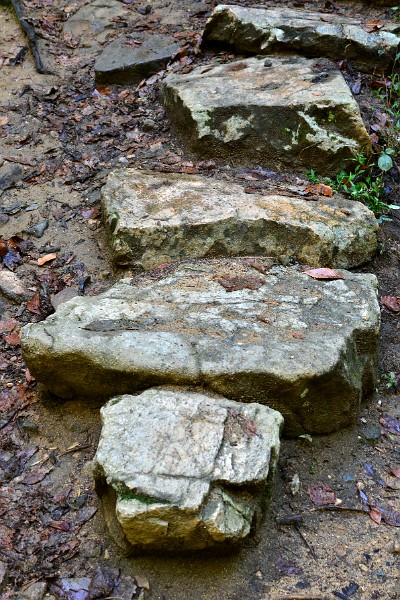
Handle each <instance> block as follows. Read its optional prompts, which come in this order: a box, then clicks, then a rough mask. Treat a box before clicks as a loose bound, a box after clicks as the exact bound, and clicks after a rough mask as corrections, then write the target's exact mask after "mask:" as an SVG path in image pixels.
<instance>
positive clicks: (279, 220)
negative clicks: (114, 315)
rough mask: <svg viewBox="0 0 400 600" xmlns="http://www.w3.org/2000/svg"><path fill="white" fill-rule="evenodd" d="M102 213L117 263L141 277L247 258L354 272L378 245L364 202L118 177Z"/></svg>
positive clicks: (137, 174)
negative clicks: (183, 263)
mask: <svg viewBox="0 0 400 600" xmlns="http://www.w3.org/2000/svg"><path fill="white" fill-rule="evenodd" d="M102 205H103V218H104V221H105V224H106V228H107V230H108V233H109V238H110V241H111V249H112V253H113V258H114V261H115V262H116V263H117V264H120V265H127V266H130V267H133V268H135V269H137V270H141V269H151V268H153V267H155V266H157V265H158V264H161V263H165V262H171V261H174V260H181V259H185V258H189V257H190V258H207V257H218V256H246V255H264V256H287V257H292V258H294V259H295V260H297V261H299V262H302V263H304V264H309V265H311V266H334V267H343V268H349V267H355V266H357V265H359V264H361V263H364V262H366V261H368V260H370V259H371V258H372V256H373V255H374V254H375V251H376V245H377V239H376V231H377V223H376V219H375V217H374V215H373V214H372V212H371V211H369V210H368V209H367V208H366V207H365V206H364V205H363V204H361V203H359V202H354V201H353V200H346V199H344V198H343V197H340V196H335V197H333V198H326V199H322V200H319V201H318V202H309V201H307V200H303V199H302V198H300V197H299V196H297V197H289V196H283V195H278V194H276V195H268V196H267V195H261V194H246V193H245V192H244V190H243V188H242V187H241V186H239V185H237V184H233V183H228V182H226V181H216V180H210V178H207V177H201V176H199V175H198V176H191V175H181V174H168V175H166V174H164V173H161V174H158V173H154V172H149V173H146V172H144V171H139V170H136V169H119V170H117V171H114V172H113V173H111V174H110V175H109V177H108V180H107V183H106V185H105V186H104V187H103V189H102Z"/></svg>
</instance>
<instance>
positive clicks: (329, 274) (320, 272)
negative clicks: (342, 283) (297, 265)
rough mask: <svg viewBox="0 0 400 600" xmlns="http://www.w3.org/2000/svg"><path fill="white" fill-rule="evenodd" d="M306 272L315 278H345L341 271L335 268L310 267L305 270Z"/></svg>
mask: <svg viewBox="0 0 400 600" xmlns="http://www.w3.org/2000/svg"><path fill="white" fill-rule="evenodd" d="M304 273H305V274H306V275H309V276H310V277H312V278H313V279H344V277H343V275H342V274H341V273H338V272H337V271H334V270H333V269H325V268H321V269H308V270H307V271H304Z"/></svg>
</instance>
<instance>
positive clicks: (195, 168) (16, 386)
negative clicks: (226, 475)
mask: <svg viewBox="0 0 400 600" xmlns="http://www.w3.org/2000/svg"><path fill="white" fill-rule="evenodd" d="M84 4H87V2H86V0H77V1H76V2H74V3H71V2H68V1H65V0H64V1H63V0H46V1H42V0H40V1H39V0H29V1H28V0H27V1H26V2H25V7H24V10H25V11H26V14H27V15H29V17H30V18H31V22H32V23H33V24H34V25H35V27H36V29H37V31H38V33H40V34H41V35H42V36H44V38H43V37H42V38H41V39H40V40H39V42H40V44H39V47H40V50H41V53H42V56H43V59H44V61H45V63H46V65H47V66H48V68H49V69H50V70H51V71H52V72H53V74H39V73H37V72H36V70H35V66H34V63H33V60H32V57H31V54H30V53H29V52H28V53H27V55H26V57H25V59H24V60H23V61H22V63H21V64H16V65H13V64H10V62H9V59H10V58H11V59H12V58H13V57H15V56H16V55H17V54H18V50H19V49H20V47H22V46H25V45H26V40H25V39H24V36H23V34H22V33H21V30H20V28H19V25H18V23H17V21H16V20H15V18H14V17H13V15H12V14H11V13H10V11H9V10H8V9H7V8H6V7H4V6H0V64H1V67H0V75H1V89H0V169H3V168H10V167H11V166H13V165H20V167H21V169H22V170H23V172H22V178H21V179H20V180H19V181H17V182H16V183H15V184H14V185H13V186H12V187H10V188H8V189H6V190H5V191H4V192H3V194H2V195H1V201H0V206H1V208H2V210H1V211H0V238H1V240H3V241H4V242H5V243H6V244H8V245H7V249H8V251H10V250H12V252H11V254H10V255H9V259H10V261H11V262H9V263H8V265H9V267H11V268H12V269H13V270H14V273H15V274H16V275H17V276H18V277H19V278H20V279H21V280H22V281H23V282H24V284H25V285H26V286H27V287H28V288H29V290H30V292H31V294H32V295H33V300H31V301H30V302H28V303H27V302H22V303H15V302H11V301H10V300H8V299H7V298H2V299H1V300H0V327H1V331H0V334H1V340H2V341H1V342H0V344H1V351H2V352H1V357H0V380H1V391H0V407H1V414H0V432H1V436H0V447H1V453H0V477H1V481H2V487H1V488H0V561H2V562H3V563H4V564H7V572H8V583H7V582H5V584H4V585H3V587H2V584H1V582H0V593H1V592H2V594H1V596H0V599H1V600H8V599H11V598H18V597H19V594H20V593H22V591H23V590H26V589H27V588H28V586H29V585H30V584H31V583H33V582H40V581H44V582H46V583H47V584H48V586H50V585H51V584H52V583H54V582H55V581H57V580H59V578H79V577H83V576H87V577H91V576H92V574H93V572H94V571H95V569H96V568H97V567H100V569H105V568H106V567H107V566H109V567H115V568H118V569H120V574H121V575H123V576H128V575H130V576H132V577H136V578H137V582H138V584H139V586H140V587H141V589H142V592H141V593H142V597H143V595H144V597H145V598H148V599H149V600H156V599H157V600H222V599H224V600H226V599H230V600H247V599H249V600H250V599H255V600H256V599H259V600H261V599H269V598H271V599H272V600H273V599H276V600H277V599H280V598H282V599H283V598H292V599H293V600H294V599H300V598H304V599H309V600H311V599H314V600H316V599H317V598H335V597H338V598H350V597H351V598H354V600H358V599H378V598H381V599H385V600H386V599H395V598H400V581H399V544H400V536H399V529H398V527H399V525H400V523H399V512H398V511H399V510H400V504H399V487H400V485H399V481H400V480H399V476H398V470H397V471H393V472H392V469H395V468H396V467H397V469H399V465H400V452H399V447H398V441H399V435H400V416H399V396H398V392H399V389H398V385H397V384H398V380H396V376H397V375H398V373H399V370H400V369H399V358H400V345H399V323H400V321H399V318H400V317H399V314H397V313H395V312H393V311H390V310H389V309H387V308H385V307H384V306H383V307H382V334H381V354H380V365H379V380H378V383H377V391H376V394H375V395H374V397H372V398H369V399H367V400H365V402H364V404H363V405H362V408H361V410H360V414H359V418H358V421H357V425H356V426H355V427H353V428H349V429H346V430H343V431H341V432H338V433H336V434H333V435H329V436H321V437H316V438H314V439H312V440H311V439H307V438H303V439H298V440H284V441H283V443H282V450H281V457H280V461H279V470H278V473H277V476H276V483H275V488H274V494H273V498H272V502H271V508H270V511H269V513H268V515H267V517H266V519H265V521H264V523H263V524H262V525H261V526H260V527H259V529H258V530H257V532H256V533H255V535H253V536H252V537H251V539H250V540H249V541H248V542H247V543H246V544H245V546H244V547H243V548H242V549H241V550H239V551H238V552H237V553H234V554H231V555H225V556H222V555H218V556H215V555H212V556H198V555H193V556H187V555H186V556H179V557H165V556H163V557H154V556H147V557H132V556H129V555H128V553H127V549H126V548H125V547H124V546H123V545H122V546H121V545H118V544H117V543H116V539H117V538H116V536H113V535H111V534H110V531H109V529H108V527H107V525H106V522H105V519H104V516H103V512H102V510H101V506H100V503H99V500H98V498H97V496H96V494H95V491H94V487H93V481H92V477H91V469H90V460H91V458H92V457H93V454H94V452H95V449H96V443H97V440H98V437H99V432H100V421H99V408H100V406H99V405H96V404H95V403H88V402H85V401H83V400H81V399H76V400H73V401H68V402H61V401H59V400H57V399H55V398H51V397H48V396H47V395H46V393H45V392H44V391H43V390H40V389H38V387H37V385H36V382H35V381H34V380H33V379H32V377H31V376H30V374H29V372H27V370H26V367H25V365H24V364H23V361H22V358H21V352H20V347H19V336H18V331H19V328H20V327H21V326H22V325H23V324H24V323H27V322H29V321H35V320H36V321H37V320H41V319H43V318H45V317H46V316H47V315H48V314H50V313H51V312H52V311H53V306H52V294H53V295H54V294H56V293H58V292H60V291H61V290H63V289H66V288H71V289H74V290H76V291H77V292H79V293H81V294H96V293H98V292H100V291H102V290H104V289H107V288H108V287H110V286H111V285H112V283H113V282H114V281H115V280H116V279H118V278H119V277H120V276H121V275H122V274H123V273H121V272H117V271H115V269H113V267H112V264H111V262H110V258H109V255H108V250H107V240H106V239H105V235H104V231H103V229H102V224H101V214H100V207H99V189H100V187H101V185H102V183H103V182H104V179H105V177H106V176H107V173H108V172H109V171H110V170H111V169H113V168H116V167H121V166H122V167H123V166H128V165H130V166H139V165H140V166H146V167H147V168H152V169H155V170H159V171H163V172H171V171H174V172H185V173H191V172H199V173H203V174H206V175H208V176H209V177H217V178H222V179H234V180H237V181H238V182H241V183H243V185H244V186H246V185H249V181H250V182H251V183H250V185H255V184H254V182H256V185H257V187H258V188H259V189H264V188H265V189H275V190H276V189H279V190H281V191H285V189H287V188H288V187H289V188H290V189H291V190H292V191H293V190H294V189H296V186H297V187H298V188H300V189H301V188H302V186H303V187H304V185H305V181H304V180H302V179H301V178H298V177H296V176H295V175H292V174H290V173H271V172H266V171H263V170H260V169H258V168H257V166H256V165H255V167H254V169H231V168H230V167H229V165H217V164H214V163H212V162H207V161H194V160H193V159H192V158H191V157H189V156H186V155H185V152H184V149H183V148H182V147H181V146H180V145H179V143H178V142H177V141H176V140H175V139H174V137H173V134H172V132H171V130H170V127H169V124H168V122H167V121H166V119H165V118H164V117H165V115H164V110H163V108H162V106H161V104H160V102H159V99H158V85H159V81H160V80H161V78H162V76H163V73H161V74H160V75H159V76H157V77H152V78H150V79H149V80H147V81H144V82H142V84H141V85H140V86H138V87H136V88H135V87H132V88H130V87H123V86H112V87H104V86H96V84H95V81H94V73H93V62H94V59H95V57H96V56H97V55H98V53H99V52H100V50H101V47H102V45H104V43H105V42H106V41H107V40H110V39H112V38H113V37H115V36H116V35H118V34H120V33H121V31H123V32H133V33H134V32H135V31H139V30H140V31H154V32H155V31H158V32H166V31H168V32H170V33H175V34H176V37H177V39H179V40H181V42H182V46H184V45H185V46H187V50H186V51H185V52H182V55H181V56H179V57H177V60H176V61H175V62H174V63H173V66H172V68H173V69H174V70H176V71H184V72H185V70H186V71H187V70H190V69H191V68H192V67H193V65H195V64H197V63H199V62H207V61H209V60H219V61H228V60H232V59H233V58H234V57H233V55H232V54H230V53H228V52H225V53H220V54H212V53H210V52H208V53H206V54H204V53H201V52H200V50H199V45H198V44H199V35H200V33H201V31H202V28H203V26H204V22H205V19H206V18H207V16H208V15H209V13H210V10H211V9H212V8H213V6H214V5H215V2H211V1H207V0H199V1H196V0H188V1H187V2H179V1H178V0H170V1H168V2H167V1H164V2H163V1H162V0H154V2H152V3H148V2H144V1H143V2H142V1H140V0H139V1H137V2H136V1H134V2H132V3H127V4H123V6H124V7H125V9H126V15H125V17H124V18H120V19H116V20H115V21H113V22H112V23H111V24H110V27H109V28H108V29H107V30H106V31H105V32H102V33H101V35H100V34H99V35H98V36H97V38H95V36H94V34H90V32H89V33H88V32H86V33H85V34H82V35H81V37H80V38H79V36H77V37H76V38H74V37H71V36H64V35H63V33H62V25H63V22H64V21H65V20H66V19H67V18H68V17H69V16H70V15H71V14H73V13H74V12H75V11H76V10H77V8H79V6H82V5H84ZM247 4H255V5H257V4H260V2H247ZM263 4H264V5H277V4H282V5H290V6H292V5H295V6H298V7H303V8H304V10H309V9H315V8H318V9H323V10H326V11H328V12H329V11H332V10H335V11H339V12H340V11H342V14H349V15H351V16H356V15H360V16H361V17H362V19H363V20H369V19H372V18H378V19H382V18H383V19H384V18H386V17H387V14H388V9H385V8H380V9H375V8H374V7H373V3H371V4H370V5H362V4H359V3H358V4H357V3H353V2H340V1H338V2H334V3H331V2H319V1H317V0H311V1H306V0H304V2H265V3H263ZM147 6H150V8H151V10H150V11H149V9H147V8H146V7H147ZM346 77H347V79H348V81H349V82H350V83H351V81H354V80H356V79H357V77H358V74H357V73H355V72H353V71H352V70H351V68H350V67H349V68H348V70H347V72H346ZM367 79H368V78H366V77H365V76H363V82H364V83H363V86H362V87H361V90H360V93H359V94H358V95H357V96H356V98H357V99H358V100H359V101H360V105H361V107H362V110H363V114H364V116H365V118H366V124H367V126H369V123H370V121H371V119H373V114H374V110H373V108H374V107H376V103H377V102H378V101H377V100H376V98H375V96H373V95H372V94H371V92H370V89H369V87H368V85H367V83H368V81H367ZM371 107H372V108H371ZM0 173H1V172H0ZM387 188H388V194H389V195H388V201H389V202H393V203H395V204H396V203H398V201H396V199H397V198H398V170H397V167H396V169H394V170H393V172H391V173H390V174H389V177H388V183H387ZM399 212H400V211H399ZM392 218H393V220H392V221H391V222H387V223H384V224H383V225H382V227H381V231H380V240H381V245H380V252H379V255H378V256H377V257H376V258H375V260H374V261H373V262H372V263H371V264H368V265H366V266H365V267H364V268H363V269H362V270H363V271H365V272H372V273H375V274H376V275H377V277H378V280H379V285H380V289H379V296H380V297H382V296H394V297H395V296H400V284H399V261H400V228H399V220H398V218H397V217H396V214H395V212H394V211H393V215H392ZM43 221H48V228H47V229H46V230H45V231H44V233H43V235H42V236H41V237H36V236H35V234H32V233H29V232H27V230H28V229H29V228H31V227H32V226H34V225H37V224H38V223H42V222H43ZM10 240H11V242H10ZM3 247H4V244H3ZM51 253H54V254H56V258H55V259H53V260H49V262H47V263H45V264H44V265H43V266H38V259H40V258H43V257H46V256H47V255H49V254H51ZM3 258H4V255H3ZM3 268H4V269H6V268H7V266H5V265H3ZM391 372H392V373H393V374H394V376H391V375H390V373H391ZM395 472H396V473H397V477H396V476H395V474H394V473H395ZM296 474H297V475H298V479H299V482H300V485H299V489H298V491H297V492H296V489H295V487H296V486H295V485H294V481H295V480H296V477H295V476H296ZM294 477H295V480H294V479H293V478H294ZM310 486H313V487H310ZM324 486H325V487H324ZM313 490H314V494H317V495H318V494H324V493H325V494H335V495H336V498H337V499H339V500H340V501H341V503H337V504H336V507H335V508H334V509H328V508H327V507H326V506H325V505H324V506H322V507H318V506H316V504H315V502H316V500H315V496H313V498H314V501H313V500H312V498H311V496H312V494H313ZM294 492H296V493H294ZM363 494H365V496H363ZM333 497H335V496H333ZM363 498H364V502H363V501H362V500H363ZM367 505H368V506H367ZM374 506H375V507H376V508H375V509H374ZM371 507H372V508H371ZM379 520H381V522H380V523H379ZM111 525H112V524H111ZM355 584H356V585H355ZM357 586H358V587H357ZM346 588H347V589H346ZM343 590H344V591H343ZM335 592H336V595H335ZM48 597H50V596H48ZM57 597H61V596H57ZM65 597H67V596H65ZM93 597H94V596H93ZM96 597H106V596H104V595H103V596H101V595H100V596H96ZM131 597H132V596H129V598H131ZM134 597H138V596H134ZM68 598H71V599H72V598H78V596H73V595H70V596H68ZM126 598H128V596H126Z"/></svg>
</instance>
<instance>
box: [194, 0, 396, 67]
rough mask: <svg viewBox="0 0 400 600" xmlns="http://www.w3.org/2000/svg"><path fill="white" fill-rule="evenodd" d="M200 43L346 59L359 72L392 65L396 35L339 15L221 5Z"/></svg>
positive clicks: (213, 15) (238, 49)
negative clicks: (369, 28) (370, 27)
mask: <svg viewBox="0 0 400 600" xmlns="http://www.w3.org/2000/svg"><path fill="white" fill-rule="evenodd" d="M203 41H204V43H205V44H206V45H208V44H211V45H212V44H220V45H224V46H230V47H233V48H234V49H235V50H236V51H238V52H242V53H250V54H271V53H273V52H284V51H296V52H300V53H302V54H304V55H306V56H310V57H321V56H324V57H327V58H331V59H333V60H343V59H347V60H350V61H351V63H352V64H353V65H354V66H355V67H357V68H358V69H361V70H362V71H367V72H373V73H375V72H376V71H377V70H379V69H380V70H382V69H386V70H387V69H390V68H392V66H393V64H394V61H395V59H396V54H397V50H398V47H399V44H400V38H399V37H398V36H397V35H396V34H395V33H392V32H391V31H387V30H385V28H384V27H383V28H382V29H379V30H377V31H371V30H368V27H365V22H364V23H361V22H360V20H357V19H350V18H346V17H343V15H335V14H327V13H318V12H308V11H305V10H304V9H302V10H296V9H291V8H285V7H284V8H282V7H281V8H279V7H278V8H246V7H243V6H230V5H225V4H221V5H219V6H217V7H216V8H215V10H214V12H213V14H212V15H211V17H210V19H209V20H208V21H207V23H206V27H205V30H204V34H203Z"/></svg>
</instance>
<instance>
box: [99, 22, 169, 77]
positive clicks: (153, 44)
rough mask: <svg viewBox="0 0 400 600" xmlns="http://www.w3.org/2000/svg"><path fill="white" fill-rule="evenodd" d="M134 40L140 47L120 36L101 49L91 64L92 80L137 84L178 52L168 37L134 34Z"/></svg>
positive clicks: (160, 67)
mask: <svg viewBox="0 0 400 600" xmlns="http://www.w3.org/2000/svg"><path fill="white" fill-rule="evenodd" d="M134 39H135V42H139V43H140V45H137V46H136V45H132V43H131V42H132V38H131V37H129V36H127V35H122V36H120V37H119V38H117V39H116V40H114V41H112V42H111V43H110V44H108V45H107V46H106V47H105V48H104V50H103V52H102V53H101V54H100V56H99V58H98V59H97V61H96V63H95V65H94V71H95V75H96V81H98V82H101V83H119V84H121V85H131V84H138V83H139V82H140V81H141V80H142V79H144V78H146V77H148V76H149V75H151V74H153V73H156V72H157V71H159V70H160V69H162V67H163V66H165V65H166V63H167V62H168V61H169V60H170V59H171V57H172V56H173V54H174V53H176V52H178V50H179V49H180V46H179V44H177V43H176V42H175V40H174V38H173V37H172V36H169V35H157V34H155V35H146V34H143V33H135V34H134Z"/></svg>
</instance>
